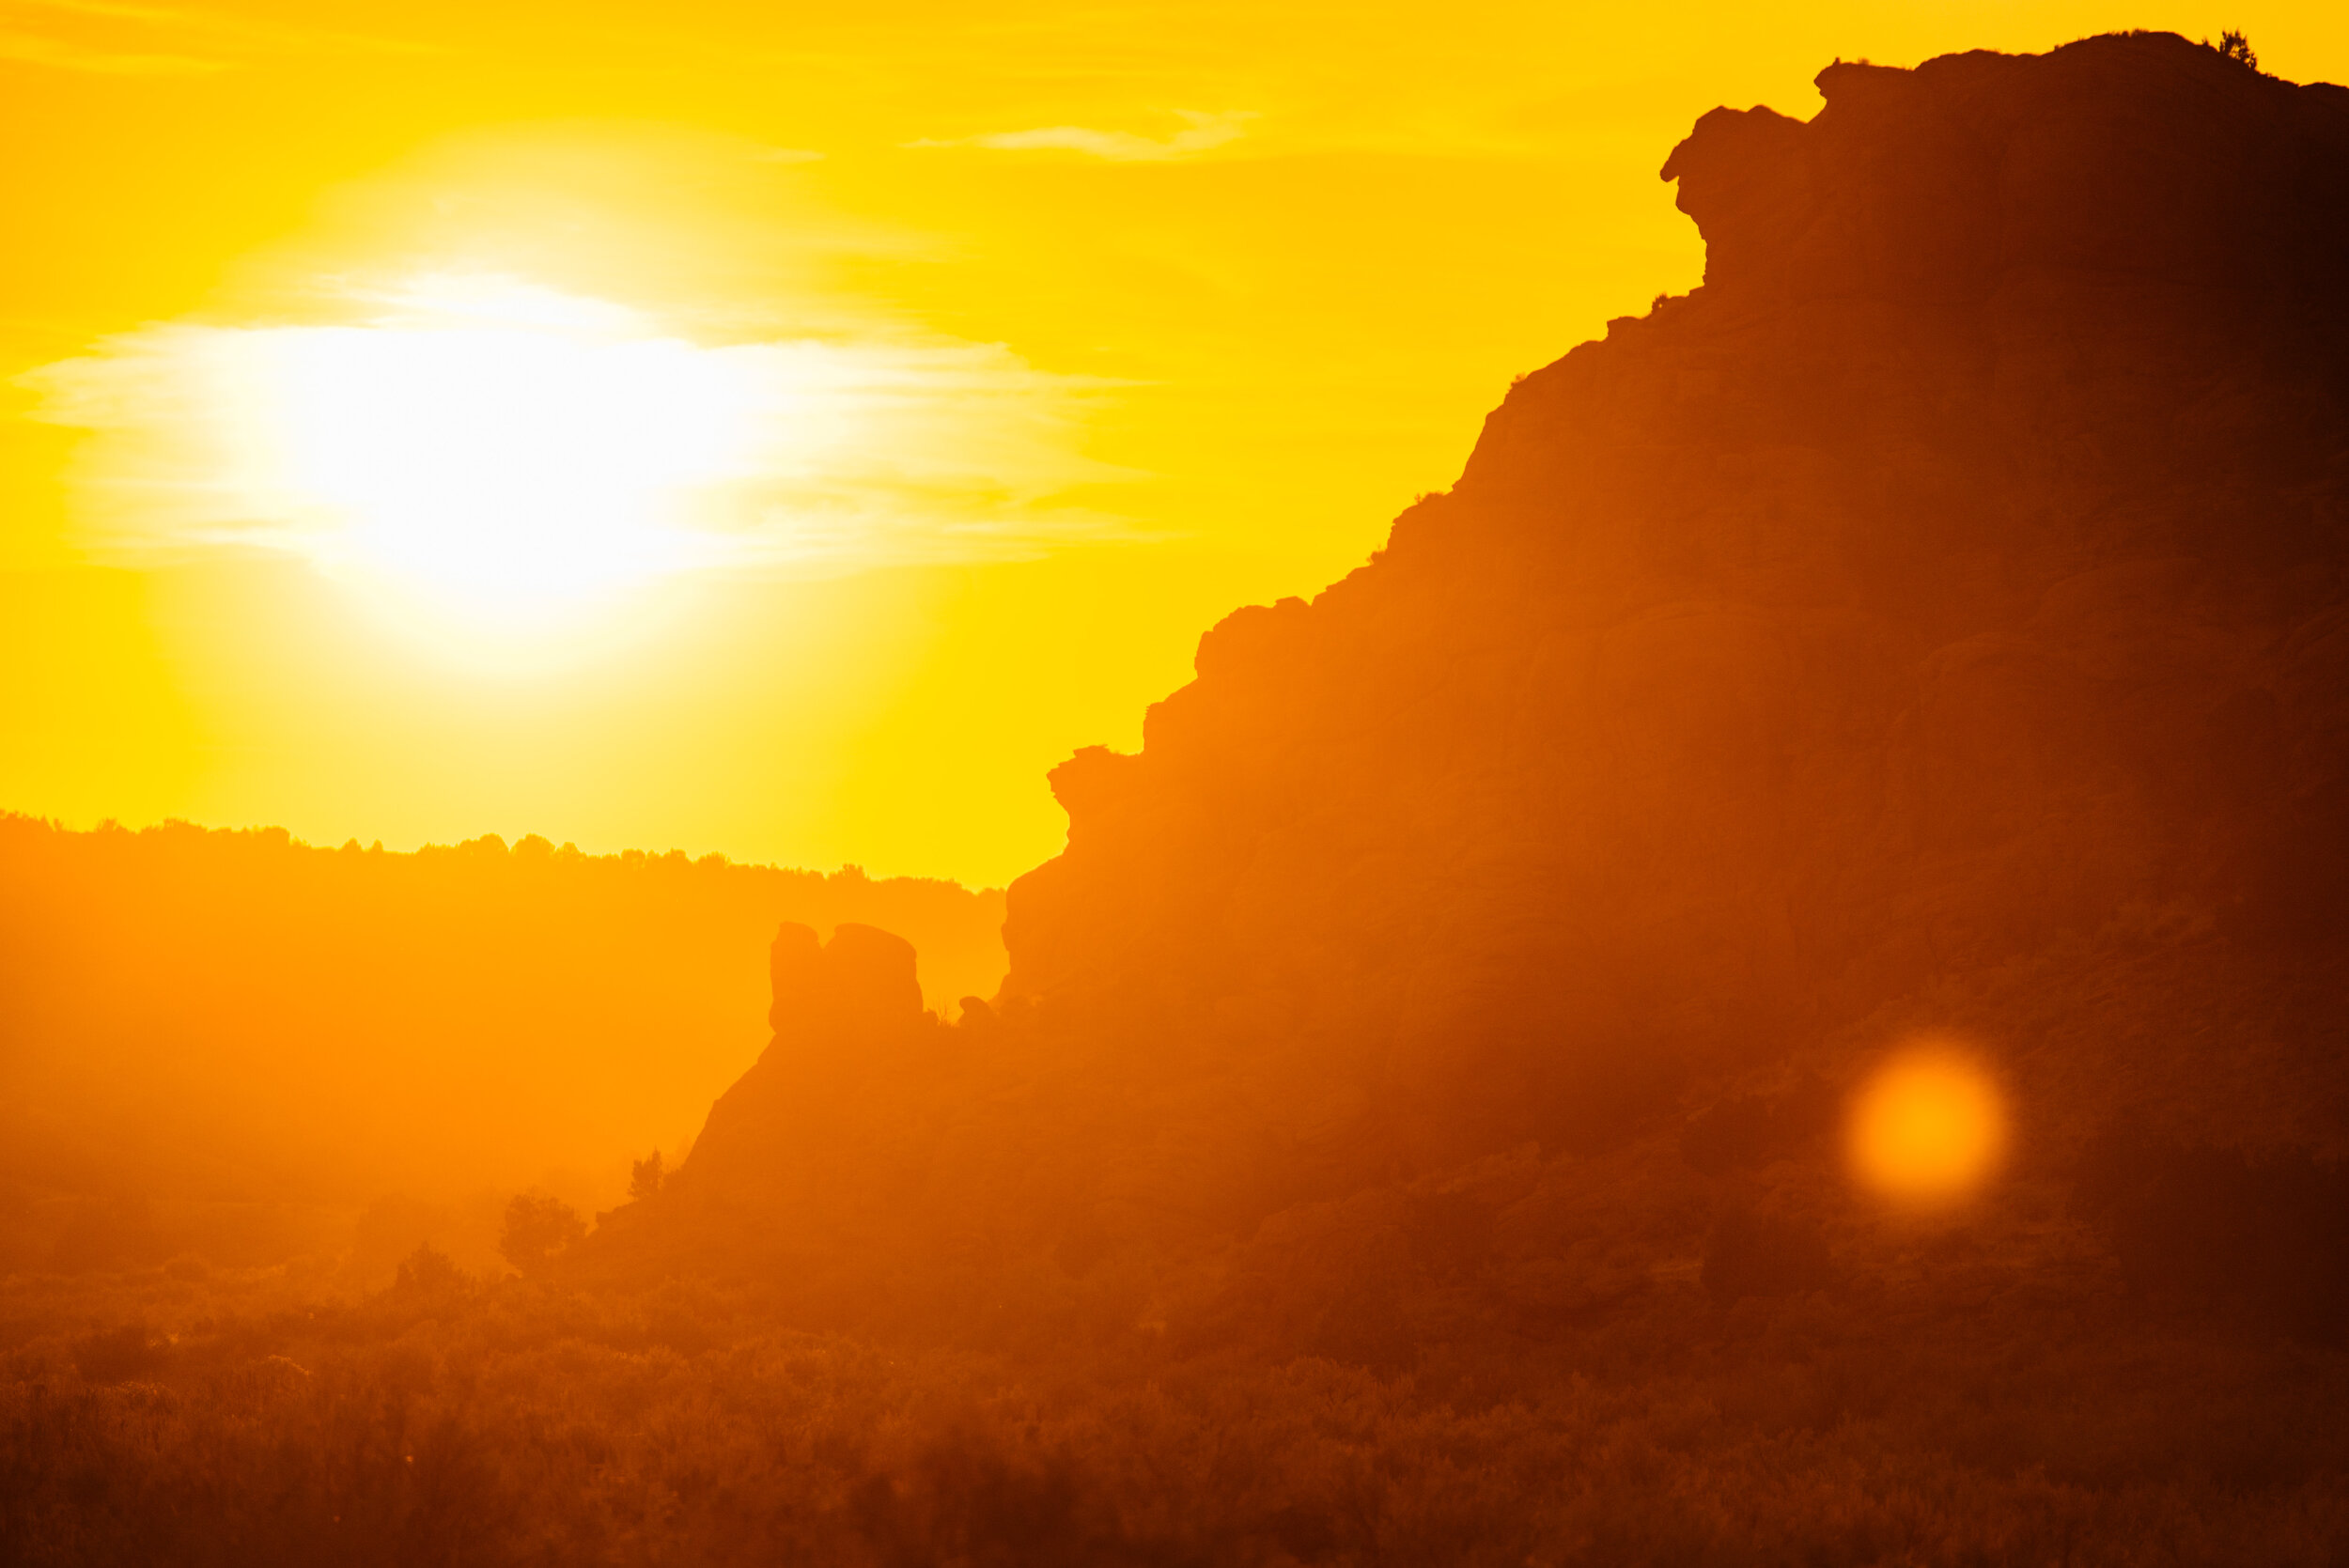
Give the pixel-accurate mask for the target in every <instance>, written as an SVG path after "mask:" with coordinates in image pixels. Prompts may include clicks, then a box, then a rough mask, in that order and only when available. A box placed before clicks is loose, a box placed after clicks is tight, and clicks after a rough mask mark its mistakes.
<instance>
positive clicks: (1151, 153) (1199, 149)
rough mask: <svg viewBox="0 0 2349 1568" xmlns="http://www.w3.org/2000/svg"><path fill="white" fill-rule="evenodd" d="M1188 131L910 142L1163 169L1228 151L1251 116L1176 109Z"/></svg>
mask: <svg viewBox="0 0 2349 1568" xmlns="http://www.w3.org/2000/svg"><path fill="white" fill-rule="evenodd" d="M1175 116H1176V117H1177V118H1179V119H1181V120H1182V121H1184V129H1182V130H1180V131H1177V132H1175V134H1173V135H1172V136H1165V137H1150V136H1141V135H1136V134H1135V133H1134V132H1130V131H1099V130H1096V129H1094V128H1092V127H1090V126H1083V125H1046V126H1038V127H1036V128H1035V129H1034V130H1030V131H993V132H987V133H985V134H983V135H977V136H955V137H946V138H933V137H926V138H924V139H922V140H920V141H915V142H908V143H907V144H906V145H907V146H908V147H986V148H988V149H990V150H992V151H997V152H1027V151H1035V150H1057V151H1066V152H1081V153H1083V154H1085V155H1086V156H1087V157H1090V158H1104V159H1108V160H1110V161H1111V162H1112V163H1171V162H1173V161H1175V160H1176V159H1180V158H1190V157H1195V156H1197V155H1198V154H1200V153H1203V152H1210V151H1213V150H1214V149H1215V148H1217V147H1225V146H1228V145H1230V144H1231V143H1233V142H1236V141H1237V140H1239V139H1240V137H1242V136H1244V135H1246V134H1247V127H1248V122H1249V121H1250V120H1252V119H1254V118H1255V117H1256V116H1255V115H1254V114H1252V113H1249V112H1244V111H1243V112H1238V113H1229V114H1215V115H1210V114H1202V113H1200V112H1198V111H1196V110H1190V109H1178V110H1176V111H1175Z"/></svg>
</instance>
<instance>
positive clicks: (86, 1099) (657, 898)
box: [0, 815, 1003, 1261]
mask: <svg viewBox="0 0 2349 1568" xmlns="http://www.w3.org/2000/svg"><path fill="white" fill-rule="evenodd" d="M1002 908H1003V900H1002V895H1001V893H996V892H991V891H990V892H985V893H974V892H972V891H970V890H968V889H965V888H962V887H960V886H957V884H955V883H952V882H945V881H934V880H927V879H920V878H911V877H893V878H889V879H886V880H875V879H873V878H870V877H866V876H865V875H864V874H863V872H862V871H861V870H858V869H857V868H855V867H847V868H844V869H842V870H840V871H838V872H835V873H832V874H831V875H829V876H827V875H824V874H821V873H817V872H810V871H788V870H781V869H777V868H775V867H771V866H756V865H738V864H733V863H730V862H727V861H726V860H724V859H723V857H721V856H716V855H710V856H705V857H703V858H701V859H699V860H689V859H688V858H687V857H686V856H685V855H683V854H682V853H679V852H675V851H672V852H670V853H668V854H665V855H663V854H645V853H641V852H637V851H630V852H628V853H626V854H621V855H603V856H592V855H586V854H583V853H581V852H580V851H579V850H577V849H576V848H573V847H571V846H561V847H557V846H554V845H552V844H550V843H548V842H547V841H546V840H545V839H542V838H538V837H536V836H533V837H528V838H524V839H522V840H521V841H520V842H518V843H516V844H514V845H512V846H507V845H506V843H505V842H503V841H502V840H501V839H499V838H498V837H496V836H495V835H489V836H485V837H482V838H478V839H474V840H471V841H468V842H466V843H463V844H459V845H456V846H427V847H425V848H423V849H420V850H418V851H416V852H414V853H412V854H399V853H388V852H385V851H384V850H382V849H381V848H380V847H378V848H373V849H362V848H361V847H360V846H358V845H357V844H356V843H352V844H347V845H345V846H342V847H341V848H339V849H330V848H321V847H316V846H310V845H305V844H303V843H301V842H299V841H298V840H295V839H293V838H292V837H290V836H289V835H288V833H287V832H286V831H284V830H282V829H261V830H255V831H222V830H212V831H207V830H205V829H203V828H200V827H195V826H193V825H190V824H187V823H179V822H174V823H166V824H164V825H163V826H162V827H157V828H148V829H145V830H142V831H128V830H125V829H121V828H117V827H113V826H107V827H101V828H100V829H98V830H97V831H90V832H75V831H67V830H65V829H62V828H59V827H57V826H55V825H54V824H51V823H48V822H43V821H39V820H37V819H33V818H29V817H23V816H16V815H0V1200H5V1201H0V1249H5V1250H8V1251H9V1252H11V1253H13V1252H15V1251H19V1250H23V1249H24V1248H27V1247H29V1248H32V1249H33V1250H36V1251H41V1250H45V1249H48V1248H50V1247H53V1246H56V1245H64V1246H65V1247H66V1248H67V1250H68V1251H69V1252H73V1251H75V1250H77V1249H78V1250H79V1251H85V1252H86V1251H88V1250H90V1247H91V1246H92V1245H97V1243H96V1242H93V1241H92V1240H91V1239H90V1238H84V1239H83V1240H82V1241H78V1242H77V1241H73V1240H70V1238H67V1237H65V1236H64V1235H63V1234H62V1230H61V1228H65V1227H70V1224H72V1223H76V1222H78V1221H74V1220H73V1219H72V1217H73V1216H76V1215H79V1216H82V1217H83V1218H84V1219H86V1220H87V1221H88V1224H87V1225H85V1226H84V1228H88V1226H89V1225H95V1226H96V1229H97V1231H98V1232H101V1233H103V1235H101V1236H100V1237H99V1238H98V1240H99V1241H103V1245H100V1246H98V1250H99V1251H101V1252H102V1251H106V1250H109V1249H112V1250H122V1249H124V1248H128V1249H130V1250H131V1251H132V1252H139V1251H147V1250H155V1249H158V1248H162V1249H168V1250H178V1248H179V1247H180V1246H182V1245H189V1244H193V1243H194V1242H197V1241H201V1242H202V1243H203V1246H202V1247H201V1248H200V1250H206V1251H207V1252H209V1253H210V1254H211V1255H215V1256H221V1255H236V1254H238V1253H240V1252H245V1253H251V1254H265V1253H267V1252H268V1251H269V1250H272V1248H275V1247H280V1246H295V1245H304V1244H306V1243H307V1242H308V1241H309V1240H310V1239H312V1238H310V1237H306V1236H303V1235H300V1234H296V1233H299V1232H301V1231H302V1230H303V1227H304V1226H305V1225H307V1224H309V1223H310V1221H309V1219H305V1218H304V1217H303V1214H302V1213H297V1212H296V1209H295V1207H294V1206H293V1205H300V1206H303V1208H304V1209H305V1211H306V1210H307V1209H315V1208H317V1207H318V1206H319V1205H321V1204H324V1205H329V1206H339V1207H346V1208H347V1206H348V1205H355V1204H361V1203H368V1202H371V1201H373V1200H375V1199H377V1198H379V1197H381V1196H383V1195H385V1194H387V1193H402V1194H412V1195H416V1196H420V1197H426V1198H431V1199H446V1198H453V1197H458V1196H460V1195H463V1194H467V1193H472V1192H476V1191H482V1190H486V1189H490V1188H497V1189H502V1190H505V1191H511V1190H513V1189H514V1188H518V1187H521V1186H525V1185H530V1184H534V1183H547V1184H549V1185H552V1186H555V1187H568V1190H569V1193H570V1195H571V1196H573V1197H574V1198H575V1199H577V1200H578V1201H580V1202H582V1203H595V1202H599V1201H600V1202H604V1203H609V1202H614V1201H616V1200H617V1199H618V1197H619V1195H620V1192H621V1190H622V1189H623V1188H624V1186H625V1183H626V1179H627V1169H628V1161H629V1159H630V1157H631V1156H633V1157H641V1156H643V1155H645V1154H646V1153H647V1152H648V1151H650V1150H651V1149H653V1148H656V1147H661V1146H666V1147H667V1148H668V1150H669V1152H670V1154H671V1156H672V1157H674V1156H675V1155H676V1154H677V1152H678V1149H679V1145H680V1144H681V1143H682V1142H683V1141H685V1140H687V1139H689V1138H691V1137H692V1135H693V1133H694V1132H695V1131H696V1130H698V1127H699V1126H700V1122H701V1119H702V1117H703V1115H704V1113H705V1112H706V1111H707V1110H708V1106H709V1103H710V1101H711V1100H712V1099H713V1098H714V1097H715V1096H716V1094H717V1093H718V1091H720V1090H721V1089H723V1088H724V1087H725V1085H726V1084H727V1083H728V1082H730V1081H731V1080H732V1079H735V1078H736V1077H737V1076H739V1074H740V1073H741V1071H742V1070H743V1069H744V1068H745V1067H746V1066H748V1065H749V1064H750V1063H751V1062H753V1061H754V1059H755V1058H756V1057H757V1055H758V1053H759V1051H760V1049H761V1048H763V1047H764V1045H765V1043H766V1039H767V1018H766V1013H767V1005H768V994H767V991H768V975H767V946H768V943H769V942H770V939H772V938H773V935H774V931H775V928H776V926H777V924H779V923H780V922H782V921H785V920H793V921H799V922H802V923H805V924H812V925H816V926H818V927H819V928H824V929H827V930H828V929H829V928H830V927H831V926H832V925H834V924H838V923H840V922H843V921H850V922H863V923H869V924H877V925H881V926H884V927H886V928H888V929H890V930H893V931H897V932H901V933H903V934H904V935H905V936H906V937H907V938H908V939H910V940H911V941H912V942H913V943H914V944H915V946H916V948H917V949H918V950H919V952H920V954H921V979H922V982H923V985H924V988H925V992H926V997H927V1000H928V1001H930V1003H931V1004H932V1005H934V1006H944V1007H946V1008H948V1009H949V1010H951V1008H952V1006H953V1001H952V999H954V998H956V997H959V996H961V995H964V994H966V993H980V994H987V993H991V992H992V991H993V990H994V988H995V986H996V983H997V981H998V979H999V978H1000V976H1001V974H1002V971H1003V948H1002V940H1001V935H1000V931H1001V926H1002V920H1003V914H1002ZM607 1188H608V1190H607ZM156 1203H162V1204H163V1205H164V1208H163V1210H162V1211H157V1210H156V1209H155V1207H154V1205H155V1204H156ZM60 1205H63V1206H62V1207H60ZM93 1205H95V1206H93ZM175 1205H176V1206H175ZM224 1206H225V1208H224ZM101 1219H102V1222H101ZM190 1227H194V1231H197V1232H206V1233H207V1234H203V1235H195V1234H188V1235H179V1234H176V1233H177V1232H180V1231H188V1230H189V1229H190ZM224 1227H225V1228H226V1231H227V1232H232V1233H237V1234H241V1235H242V1236H243V1238H244V1239H243V1240H242V1242H239V1241H237V1240H236V1239H234V1237H232V1236H230V1235H226V1234H222V1235H213V1234H209V1233H210V1231H219V1230H222V1229H223V1228H224ZM52 1232H58V1233H59V1234H55V1235H52V1234H51V1233H52ZM281 1233H282V1234H281ZM105 1236H113V1237H115V1238H116V1239H114V1240H105V1239H104V1237H105ZM19 1261H31V1260H29V1259H25V1260H19Z"/></svg>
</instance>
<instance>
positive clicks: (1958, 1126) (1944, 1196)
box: [1845, 1041, 2007, 1207]
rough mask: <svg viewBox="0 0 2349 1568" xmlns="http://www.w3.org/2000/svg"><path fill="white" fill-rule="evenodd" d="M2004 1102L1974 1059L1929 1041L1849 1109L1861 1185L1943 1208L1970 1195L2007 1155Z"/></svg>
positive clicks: (1850, 1149)
mask: <svg viewBox="0 0 2349 1568" xmlns="http://www.w3.org/2000/svg"><path fill="white" fill-rule="evenodd" d="M2006 1140H2007V1117H2006V1106H2005V1103H2004V1099H2003V1096H2001V1095H2000V1094H1999V1089H1998V1085H1997V1084H1996V1083H1995V1082H1993V1081H1992V1079H1991V1078H1990V1075H1989V1074H1988V1073H1987V1072H1985V1071H1984V1070H1983V1067H1982V1065H1981V1063H1979V1062H1978V1061H1976V1060H1975V1059H1974V1058H1973V1057H1972V1056H1971V1055H1970V1054H1969V1053H1968V1052H1966V1051H1964V1050H1962V1049H1960V1048H1957V1047H1955V1046H1952V1045H1950V1044H1948V1043H1946V1042H1941V1041H1924V1042H1920V1043H1918V1044H1915V1045H1912V1046H1910V1047H1908V1048H1905V1049H1903V1050H1901V1051H1899V1052H1897V1053H1895V1054H1894V1055H1893V1056H1892V1058H1891V1059H1890V1060H1889V1061H1888V1062H1886V1063H1884V1064H1883V1065H1882V1066H1881V1067H1879V1068H1878V1069H1877V1070H1876V1072H1875V1076H1874V1077H1873V1078H1871V1079H1869V1080H1868V1082H1867V1083H1866V1084H1865V1085H1864V1086H1863V1087H1862V1088H1861V1090H1860V1092H1859V1095H1858V1096H1857V1097H1856V1098H1855V1099H1854V1100H1853V1102H1852V1106H1851V1113H1850V1121H1849V1124H1848V1126H1847V1129H1846V1143H1845V1148H1846V1152H1847V1154H1848V1155H1849V1157H1850V1162H1851V1169H1852V1173H1853V1174H1854V1175H1855V1176H1857V1177H1858V1178H1859V1181H1860V1182H1861V1184H1862V1185H1864V1186H1866V1187H1868V1188H1871V1189H1873V1190H1874V1191H1875V1192H1876V1193H1877V1194H1878V1195H1879V1196H1881V1197H1884V1198H1887V1199H1890V1200H1891V1201H1893V1202H1894V1203H1902V1204H1906V1205H1909V1206H1916V1207H1939V1206H1944V1205H1947V1204H1950V1203H1956V1202H1959V1201H1961V1200H1963V1199H1965V1198H1966V1197H1968V1196H1969V1195H1971V1194H1972V1193H1973V1192H1974V1191H1975V1190H1977V1189H1978V1188H1980V1187H1981V1186H1982V1184H1983V1182H1984V1181H1985V1180H1987V1179H1988V1178H1989V1177H1990V1176H1991V1175H1993V1174H1995V1173H1996V1172H1997V1170H1998V1167H1999V1161H2000V1159H2001V1158H2002V1157H2004V1155H2005V1152H2006Z"/></svg>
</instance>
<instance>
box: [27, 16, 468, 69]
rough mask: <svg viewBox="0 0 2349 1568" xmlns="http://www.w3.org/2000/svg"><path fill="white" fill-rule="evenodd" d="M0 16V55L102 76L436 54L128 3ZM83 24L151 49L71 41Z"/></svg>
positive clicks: (361, 37) (364, 38) (382, 41)
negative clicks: (148, 42) (299, 57)
mask: <svg viewBox="0 0 2349 1568" xmlns="http://www.w3.org/2000/svg"><path fill="white" fill-rule="evenodd" d="M0 16H6V17H7V18H8V25H6V26H0V58H6V59H11V60H17V61H22V62H23V63H25V64H28V65H38V66H45V67H48V68H50V69H52V70H73V71H84V72H89V73H93V74H100V75H109V76H193V75H206V74H210V73H212V72H215V71H222V70H234V69H235V68H236V67H237V66H239V65H241V64H243V63H245V61H246V60H247V59H250V58H256V57H262V56H270V55H279V56H282V55H287V54H353V53H363V54H437V53H441V51H439V50H437V49H434V48H432V47H431V46H428V45H423V44H416V43H411V42H407V41H404V40H401V39H386V38H380V37H375V36H371V35H367V34H360V33H345V32H338V31H334V30H332V29H327V28H317V27H298V26H287V25H283V24H281V23H271V22H261V21H256V20H254V19H251V18H247V17H237V16H228V15H224V14H221V13H218V12H213V11H207V10H201V9H196V8H189V7H181V6H149V5H140V4H136V3H135V0H0ZM90 26H96V27H98V28H99V29H101V30H103V31H114V32H122V31H125V30H127V31H129V32H130V33H132V35H137V34H141V33H144V34H147V35H149V36H151V37H152V38H153V39H154V42H155V47H152V48H147V47H129V48H125V47H117V46H114V45H111V44H101V43H94V42H89V41H86V40H85V39H80V38H76V37H73V36H71V35H72V33H73V31H74V30H75V29H76V28H86V27H90ZM141 41H142V42H143V41H144V40H141Z"/></svg>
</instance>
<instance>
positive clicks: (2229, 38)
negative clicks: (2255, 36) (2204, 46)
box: [2218, 33, 2260, 70]
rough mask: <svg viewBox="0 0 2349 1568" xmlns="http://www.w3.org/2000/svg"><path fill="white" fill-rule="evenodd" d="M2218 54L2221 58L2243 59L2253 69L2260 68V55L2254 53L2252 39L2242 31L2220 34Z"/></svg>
mask: <svg viewBox="0 0 2349 1568" xmlns="http://www.w3.org/2000/svg"><path fill="white" fill-rule="evenodd" d="M2218 54H2219V57H2220V58H2221V59H2228V60H2241V61H2242V62H2243V63H2244V64H2245V65H2247V66H2249V67H2250V68H2251V69H2252V70H2259V68H2260V57H2259V55H2257V54H2254V53H2252V50H2251V40H2250V39H2248V38H2246V37H2245V36H2244V35H2242V34H2241V33H2221V34H2219V35H2218Z"/></svg>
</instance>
